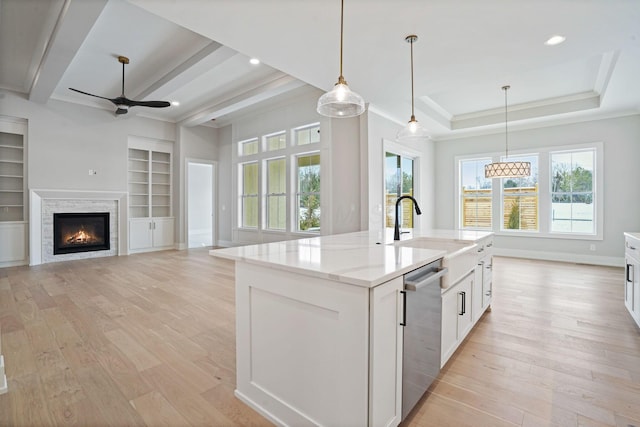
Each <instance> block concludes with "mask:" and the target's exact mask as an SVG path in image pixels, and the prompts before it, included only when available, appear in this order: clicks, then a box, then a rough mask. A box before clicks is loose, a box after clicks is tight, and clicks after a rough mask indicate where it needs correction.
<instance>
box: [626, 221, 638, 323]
mask: <svg viewBox="0 0 640 427" xmlns="http://www.w3.org/2000/svg"><path fill="white" fill-rule="evenodd" d="M624 246H625V251H624V258H625V278H624V305H625V307H627V310H628V311H629V313H630V314H631V317H632V318H633V320H635V322H636V323H637V324H638V326H640V233H625V234H624Z"/></svg>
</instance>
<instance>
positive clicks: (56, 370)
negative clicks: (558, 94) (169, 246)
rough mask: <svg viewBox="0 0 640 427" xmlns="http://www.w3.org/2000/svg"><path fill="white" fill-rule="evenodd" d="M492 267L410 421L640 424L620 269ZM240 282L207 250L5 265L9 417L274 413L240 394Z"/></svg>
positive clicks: (2, 305) (141, 421) (209, 418)
mask: <svg viewBox="0 0 640 427" xmlns="http://www.w3.org/2000/svg"><path fill="white" fill-rule="evenodd" d="M493 277H494V301H493V310H492V311H491V312H490V313H487V314H485V315H484V316H483V318H482V319H481V320H480V322H479V323H478V325H477V326H476V328H475V329H474V330H473V331H472V332H471V334H470V335H469V337H468V338H467V339H466V341H465V342H464V343H463V344H462V346H461V347H460V349H459V350H458V351H457V353H456V354H455V355H454V356H453V357H452V359H451V360H450V361H449V362H448V364H447V365H446V366H445V368H444V370H443V372H442V374H441V375H440V377H439V378H438V380H437V381H436V383H435V384H434V385H433V386H432V387H431V389H430V391H429V392H428V393H427V394H426V395H425V397H424V398H423V399H422V400H421V402H419V404H418V406H417V407H416V409H415V410H414V411H413V413H412V414H411V415H410V417H409V418H408V419H407V421H406V422H405V423H404V425H406V426H438V427H442V426H456V427H460V426H473V427H477V426H490V427H494V426H527V427H529V426H536V427H537V426H551V425H557V426H563V427H564V426H620V427H627V426H638V427H640V332H639V330H638V328H637V327H636V326H635V324H634V323H633V322H632V320H631V318H630V317H629V315H628V313H626V312H625V309H624V306H623V303H622V283H623V270H622V269H621V268H607V267H594V266H584V265H575V264H564V263H552V262H534V261H526V260H518V259H510V258H496V259H495V262H494V276H493ZM233 281H234V272H233V263H232V262H229V261H225V260H221V259H218V258H213V257H210V256H209V255H208V253H207V251H206V250H203V249H197V250H189V251H165V252H156V253H151V254H139V255H132V256H128V257H111V258H102V259H93V260H84V261H70V262H64V263H57V264H47V265H43V266H39V267H35V268H28V267H17V268H6V269H0V328H1V335H0V337H1V340H0V342H1V346H2V348H1V351H0V353H2V354H3V355H4V357H5V365H6V371H7V379H8V383H9V393H7V394H4V395H1V396H0V425H1V426H41V425H42V426H49V425H76V426H103V425H111V426H138V425H140V426H143V425H148V426H160V425H163V426H183V425H195V426H235V425H255V426H261V425H269V423H268V422H267V421H266V420H264V419H263V418H262V417H260V416H259V415H258V414H257V413H256V412H254V411H253V410H251V409H250V408H248V407H247V406H245V405H244V404H242V403H241V402H240V401H238V400H237V399H236V398H235V397H234V396H233V389H234V384H235V355H234V351H235V337H234V334H235V323H234V311H235V310H234V292H233Z"/></svg>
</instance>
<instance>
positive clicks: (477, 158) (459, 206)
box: [456, 156, 495, 231]
mask: <svg viewBox="0 0 640 427" xmlns="http://www.w3.org/2000/svg"><path fill="white" fill-rule="evenodd" d="M480 160H488V161H489V163H490V162H492V161H493V158H492V157H491V156H474V157H469V158H461V159H459V160H458V161H456V168H457V173H456V189H457V190H456V193H457V197H456V212H458V210H459V211H460V212H459V214H457V218H458V222H457V224H458V228H459V229H461V230H474V231H493V221H494V217H495V214H494V212H495V209H494V204H495V203H494V201H493V199H494V192H495V191H494V188H493V181H491V191H490V193H489V194H490V195H491V221H490V223H491V225H490V226H489V227H464V226H463V218H462V214H463V212H462V200H463V198H464V194H462V170H461V168H460V163H461V162H466V161H480Z"/></svg>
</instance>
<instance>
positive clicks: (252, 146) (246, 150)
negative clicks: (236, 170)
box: [238, 138, 258, 156]
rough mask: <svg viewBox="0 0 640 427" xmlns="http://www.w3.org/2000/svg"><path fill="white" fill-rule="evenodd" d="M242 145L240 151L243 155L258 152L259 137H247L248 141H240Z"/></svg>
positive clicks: (239, 144)
mask: <svg viewBox="0 0 640 427" xmlns="http://www.w3.org/2000/svg"><path fill="white" fill-rule="evenodd" d="M238 147H240V150H239V153H240V155H241V156H249V155H251V154H257V153H258V138H252V139H247V140H246V141H240V142H239V143H238Z"/></svg>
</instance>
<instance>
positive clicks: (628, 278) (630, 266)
mask: <svg viewBox="0 0 640 427" xmlns="http://www.w3.org/2000/svg"><path fill="white" fill-rule="evenodd" d="M632 267H633V265H631V264H629V263H627V282H633V279H631V275H630V274H629V273H630V272H631V268H632Z"/></svg>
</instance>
